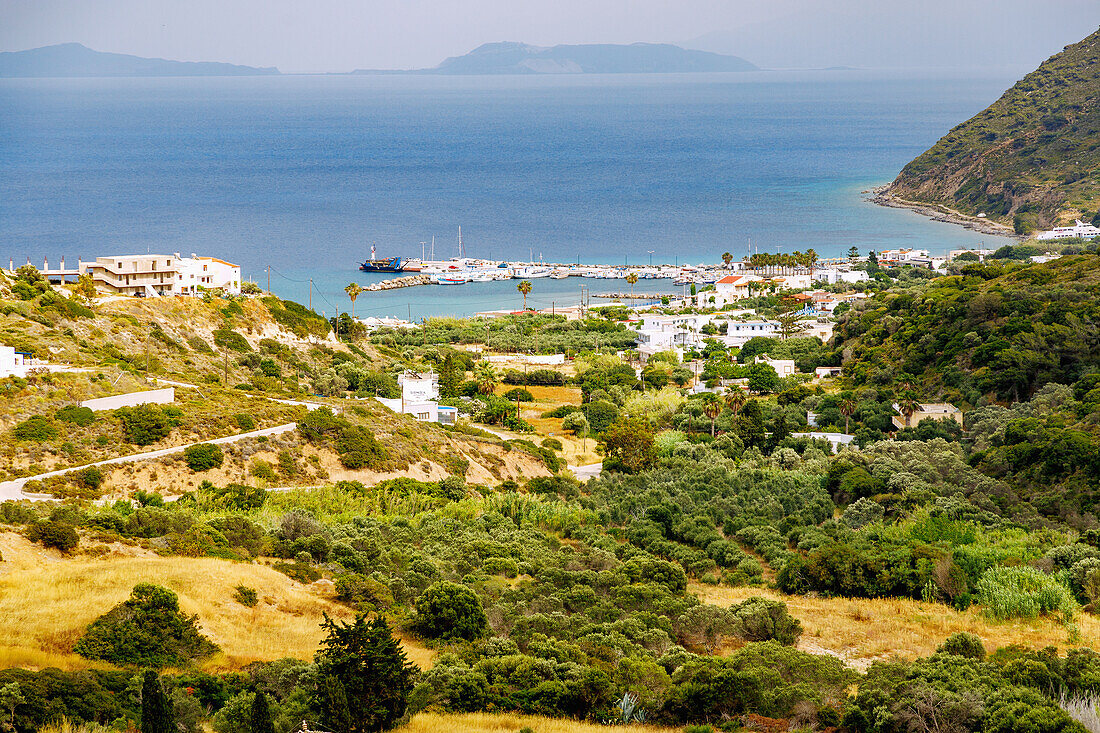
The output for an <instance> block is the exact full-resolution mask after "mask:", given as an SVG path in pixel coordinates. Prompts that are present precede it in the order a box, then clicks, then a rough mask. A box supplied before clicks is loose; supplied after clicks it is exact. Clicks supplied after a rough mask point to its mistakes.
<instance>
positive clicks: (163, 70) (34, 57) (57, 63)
mask: <svg viewBox="0 0 1100 733" xmlns="http://www.w3.org/2000/svg"><path fill="white" fill-rule="evenodd" d="M278 73H279V70H278V69H276V68H275V67H272V66H268V67H255V66H239V65H237V64H223V63H218V62H213V61H169V60H167V59H150V58H143V57H141V56H131V55H129V54H124V53H104V52H102V51H94V50H92V49H90V48H88V47H87V46H84V45H82V44H79V43H60V44H57V45H55V46H43V47H41V48H32V49H30V50H27V51H10V52H4V53H0V77H8V78H15V77H25V78H45V77H88V76H261V75H271V74H278Z"/></svg>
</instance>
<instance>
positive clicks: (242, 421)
mask: <svg viewBox="0 0 1100 733" xmlns="http://www.w3.org/2000/svg"><path fill="white" fill-rule="evenodd" d="M233 422H235V423H236V424H237V428H238V429H239V430H240V431H241V432H243V433H247V432H250V431H252V430H255V429H256V420H255V418H253V417H252V416H251V415H246V414H245V413H243V412H238V413H237V414H236V415H234V416H233Z"/></svg>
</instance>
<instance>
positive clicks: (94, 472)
mask: <svg viewBox="0 0 1100 733" xmlns="http://www.w3.org/2000/svg"><path fill="white" fill-rule="evenodd" d="M70 476H72V479H73V481H74V483H76V484H77V485H78V486H82V487H83V488H85V489H91V490H92V491H99V487H100V486H102V485H103V480H104V476H103V470H102V469H100V468H99V467H98V466H88V467H87V468H82V469H80V470H79V471H73V473H71V474H70Z"/></svg>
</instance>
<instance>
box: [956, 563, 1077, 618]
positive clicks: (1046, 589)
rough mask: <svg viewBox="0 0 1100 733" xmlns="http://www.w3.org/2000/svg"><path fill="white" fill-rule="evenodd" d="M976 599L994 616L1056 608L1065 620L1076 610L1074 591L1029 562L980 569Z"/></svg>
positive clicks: (1027, 614)
mask: <svg viewBox="0 0 1100 733" xmlns="http://www.w3.org/2000/svg"><path fill="white" fill-rule="evenodd" d="M977 591H978V602H979V603H981V604H982V605H984V606H985V607H986V609H987V611H988V612H989V614H990V615H991V616H993V617H994V618H997V619H1002V620H1003V619H1009V618H1036V617H1038V616H1039V615H1040V614H1044V613H1052V612H1058V613H1061V614H1062V616H1063V618H1064V619H1066V620H1068V619H1070V618H1072V617H1073V615H1074V614H1075V613H1076V611H1077V602H1076V601H1075V600H1074V598H1073V592H1072V591H1070V589H1069V588H1068V587H1067V586H1065V585H1063V584H1062V583H1060V582H1058V580H1056V579H1055V578H1053V577H1051V576H1049V575H1047V574H1046V573H1044V572H1043V571H1042V570H1039V569H1037V568H1033V567H1030V566H1020V567H995V568H990V569H989V570H986V571H985V572H984V573H982V577H981V578H980V579H979V580H978V585H977Z"/></svg>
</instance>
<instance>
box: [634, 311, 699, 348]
mask: <svg viewBox="0 0 1100 733" xmlns="http://www.w3.org/2000/svg"><path fill="white" fill-rule="evenodd" d="M712 319H713V316H711V315H705V314H685V315H672V316H669V315H663V314H643V315H642V325H641V327H640V328H639V329H638V339H637V341H636V343H637V344H638V353H640V354H641V355H642V357H643V358H644V359H648V358H649V357H651V356H653V355H654V354H656V353H659V352H661V351H673V352H676V356H678V357H680V358H683V355H684V350H685V349H693V348H697V347H700V348H701V347H702V346H703V341H704V340H705V339H707V338H711V337H710V336H707V335H706V334H704V333H702V329H703V326H705V325H707V324H708V323H710V322H711V321H712Z"/></svg>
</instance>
